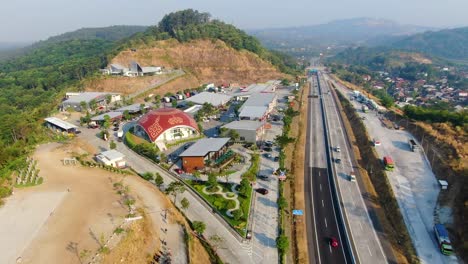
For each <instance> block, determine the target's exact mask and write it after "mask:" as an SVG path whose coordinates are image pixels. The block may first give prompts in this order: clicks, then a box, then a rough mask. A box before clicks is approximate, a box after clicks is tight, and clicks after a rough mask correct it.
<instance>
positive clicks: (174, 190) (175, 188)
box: [166, 181, 185, 204]
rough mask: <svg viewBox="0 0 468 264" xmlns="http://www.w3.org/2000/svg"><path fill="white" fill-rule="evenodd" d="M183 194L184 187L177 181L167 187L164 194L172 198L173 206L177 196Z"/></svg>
mask: <svg viewBox="0 0 468 264" xmlns="http://www.w3.org/2000/svg"><path fill="white" fill-rule="evenodd" d="M183 192H185V185H184V184H183V183H181V182H179V181H173V182H171V183H169V186H167V189H166V193H167V194H170V195H172V196H174V204H175V203H176V201H177V194H179V193H183Z"/></svg>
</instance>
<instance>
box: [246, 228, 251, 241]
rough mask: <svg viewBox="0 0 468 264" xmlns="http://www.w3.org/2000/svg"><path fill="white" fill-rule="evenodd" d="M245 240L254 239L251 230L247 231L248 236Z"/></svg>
mask: <svg viewBox="0 0 468 264" xmlns="http://www.w3.org/2000/svg"><path fill="white" fill-rule="evenodd" d="M245 238H247V239H252V231H251V230H247V234H246V235H245Z"/></svg>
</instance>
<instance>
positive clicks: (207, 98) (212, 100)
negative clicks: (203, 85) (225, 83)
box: [186, 92, 231, 107]
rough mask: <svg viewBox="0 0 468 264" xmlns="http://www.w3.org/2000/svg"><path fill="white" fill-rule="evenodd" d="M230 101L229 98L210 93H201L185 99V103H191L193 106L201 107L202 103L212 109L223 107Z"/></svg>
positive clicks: (224, 95)
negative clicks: (211, 106)
mask: <svg viewBox="0 0 468 264" xmlns="http://www.w3.org/2000/svg"><path fill="white" fill-rule="evenodd" d="M229 100H231V96H229V95H226V94H221V93H210V92H201V93H199V94H196V95H194V96H192V97H190V98H187V100H186V101H188V102H192V103H195V104H199V105H202V104H204V103H209V104H212V105H213V106H214V107H219V106H222V105H225V104H227V103H228V102H229Z"/></svg>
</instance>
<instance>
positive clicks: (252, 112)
mask: <svg viewBox="0 0 468 264" xmlns="http://www.w3.org/2000/svg"><path fill="white" fill-rule="evenodd" d="M267 111H268V107H266V106H246V107H243V108H242V110H241V112H240V113H239V117H250V118H262V117H263V116H265V114H266V112H267Z"/></svg>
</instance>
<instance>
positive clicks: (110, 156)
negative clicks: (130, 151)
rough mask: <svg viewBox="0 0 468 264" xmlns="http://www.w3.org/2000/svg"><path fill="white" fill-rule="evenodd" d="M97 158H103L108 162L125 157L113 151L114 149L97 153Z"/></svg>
mask: <svg viewBox="0 0 468 264" xmlns="http://www.w3.org/2000/svg"><path fill="white" fill-rule="evenodd" d="M98 156H102V157H105V158H106V159H108V160H119V159H123V158H125V155H124V154H122V153H120V152H118V151H117V150H115V149H111V150H107V151H104V152H101V153H99V155H98Z"/></svg>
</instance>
